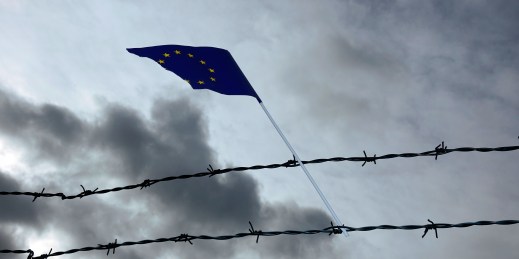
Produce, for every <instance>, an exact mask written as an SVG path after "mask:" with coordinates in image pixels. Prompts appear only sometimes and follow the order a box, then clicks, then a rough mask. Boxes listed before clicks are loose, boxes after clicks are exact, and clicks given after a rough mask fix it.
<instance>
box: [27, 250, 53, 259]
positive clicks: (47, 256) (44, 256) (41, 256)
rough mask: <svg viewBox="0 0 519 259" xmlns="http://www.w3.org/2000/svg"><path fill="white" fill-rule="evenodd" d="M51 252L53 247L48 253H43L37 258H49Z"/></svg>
mask: <svg viewBox="0 0 519 259" xmlns="http://www.w3.org/2000/svg"><path fill="white" fill-rule="evenodd" d="M29 250H30V249H29ZM51 253H52V248H51V249H50V251H49V252H48V253H46V254H42V255H40V256H38V257H36V258H35V259H45V258H49V256H50V254H51ZM29 255H30V253H29Z"/></svg>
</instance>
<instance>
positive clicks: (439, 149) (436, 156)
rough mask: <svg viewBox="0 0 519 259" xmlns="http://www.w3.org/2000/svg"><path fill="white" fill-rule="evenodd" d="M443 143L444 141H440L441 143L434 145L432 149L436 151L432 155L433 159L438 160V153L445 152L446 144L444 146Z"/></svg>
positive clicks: (442, 153)
mask: <svg viewBox="0 0 519 259" xmlns="http://www.w3.org/2000/svg"><path fill="white" fill-rule="evenodd" d="M444 144H445V143H444V142H443V141H442V143H441V145H438V146H436V147H435V148H434V151H436V155H435V156H434V160H438V155H444V154H447V146H445V145H444ZM440 146H441V147H440Z"/></svg>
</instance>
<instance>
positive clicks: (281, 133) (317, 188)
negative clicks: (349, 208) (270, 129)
mask: <svg viewBox="0 0 519 259" xmlns="http://www.w3.org/2000/svg"><path fill="white" fill-rule="evenodd" d="M258 101H259V100H258ZM259 104H260V105H261V108H263V111H265V114H267V117H269V119H270V122H272V125H274V127H275V128H276V130H277V131H278V133H279V135H280V136H281V138H282V139H283V141H285V144H286V145H287V147H288V149H290V152H292V154H293V155H294V157H295V158H296V160H297V162H298V163H299V165H300V166H301V168H302V169H303V172H305V174H306V177H308V180H310V182H311V183H312V185H313V186H314V189H315V190H316V191H317V193H318V194H319V197H321V200H323V202H324V205H326V208H327V209H328V211H329V212H330V213H331V214H332V217H333V219H334V220H335V225H342V222H341V220H340V219H339V217H337V214H335V211H334V210H333V208H332V205H330V203H329V202H328V200H327V199H326V197H325V196H324V194H323V192H322V191H321V189H320V188H319V186H318V185H317V183H316V182H315V180H314V178H313V177H312V175H311V174H310V172H308V170H307V169H306V166H305V165H304V164H303V162H302V161H301V159H300V158H299V156H298V155H297V153H296V151H295V150H294V148H292V145H290V143H289V142H288V140H287V138H286V137H285V135H284V134H283V132H282V131H281V129H280V128H279V127H278V125H277V124H276V122H275V121H274V119H273V118H272V116H271V115H270V113H269V111H268V110H267V108H265V105H263V102H262V101H259ZM342 234H343V235H344V236H345V237H348V232H347V231H346V229H342Z"/></svg>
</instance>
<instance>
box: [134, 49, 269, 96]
mask: <svg viewBox="0 0 519 259" xmlns="http://www.w3.org/2000/svg"><path fill="white" fill-rule="evenodd" d="M127 50H128V52H130V53H133V54H135V55H137V56H140V57H145V58H150V59H152V60H153V61H155V62H157V64H159V65H161V66H162V67H163V68H165V69H167V70H169V71H171V72H173V73H175V74H176V75H178V76H179V77H181V78H182V79H184V80H185V81H186V82H187V83H189V84H190V85H191V87H193V89H209V90H212V91H215V92H218V93H221V94H227V95H250V96H252V97H255V98H256V99H257V100H258V102H260V103H261V99H260V98H259V96H258V94H256V91H254V88H252V86H251V84H250V83H249V81H248V80H247V78H246V77H245V75H244V74H243V72H242V71H241V69H240V67H238V64H236V61H234V58H233V57H232V56H231V53H229V51H227V50H225V49H220V48H213V47H192V46H181V45H162V46H152V47H145V48H131V49H127Z"/></svg>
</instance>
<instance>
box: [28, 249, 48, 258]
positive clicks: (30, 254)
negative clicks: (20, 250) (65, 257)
mask: <svg viewBox="0 0 519 259" xmlns="http://www.w3.org/2000/svg"><path fill="white" fill-rule="evenodd" d="M51 250H52V249H51ZM26 253H29V255H28V256H27V259H32V257H33V256H34V251H32V250H31V249H29V250H27V251H26Z"/></svg>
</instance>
